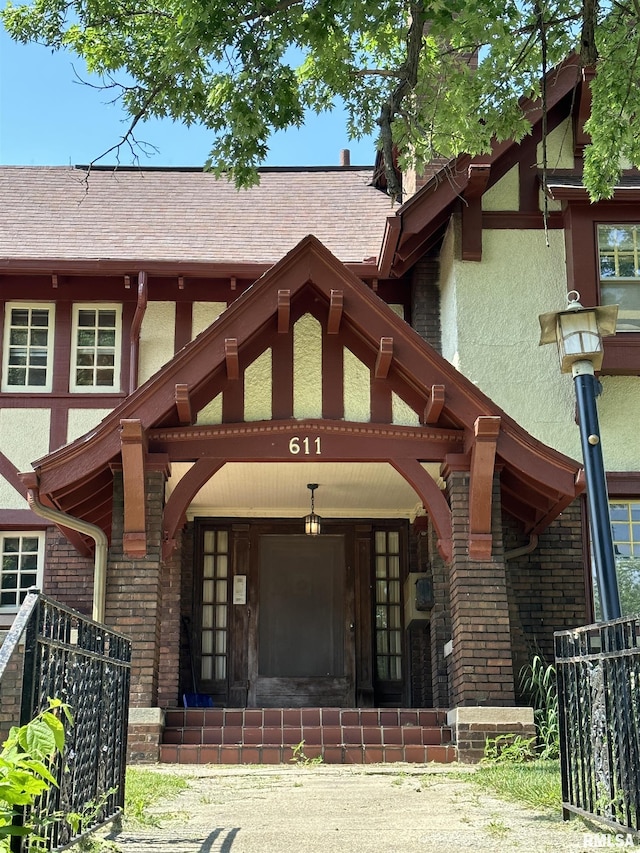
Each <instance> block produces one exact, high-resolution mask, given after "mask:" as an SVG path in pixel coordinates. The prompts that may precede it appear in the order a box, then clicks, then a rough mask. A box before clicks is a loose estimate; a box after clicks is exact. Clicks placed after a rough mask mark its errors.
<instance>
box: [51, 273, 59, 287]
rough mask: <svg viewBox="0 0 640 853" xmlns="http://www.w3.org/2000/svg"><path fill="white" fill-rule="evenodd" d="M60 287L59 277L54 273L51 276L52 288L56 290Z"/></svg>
mask: <svg viewBox="0 0 640 853" xmlns="http://www.w3.org/2000/svg"><path fill="white" fill-rule="evenodd" d="M57 286H58V276H57V275H56V274H55V273H53V274H52V275H51V287H53V288H56V287H57Z"/></svg>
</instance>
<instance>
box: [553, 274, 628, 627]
mask: <svg viewBox="0 0 640 853" xmlns="http://www.w3.org/2000/svg"><path fill="white" fill-rule="evenodd" d="M579 299H580V294H579V293H578V292H577V291H575V290H572V291H571V292H570V293H569V294H568V300H569V301H568V305H567V308H566V310H565V311H555V312H550V313H548V314H541V315H540V318H539V320H540V329H541V332H542V334H541V336H540V345H542V344H551V343H554V344H556V345H557V347H558V353H559V356H560V370H561V371H562V373H571V374H572V375H573V380H574V387H575V390H576V401H577V405H578V425H579V428H580V442H581V444H582V456H583V459H584V473H585V480H586V484H587V506H588V510H589V527H590V529H591V542H592V547H593V559H594V563H595V569H596V581H597V584H598V591H599V593H600V602H601V606H602V617H603V619H604V620H605V621H608V620H610V619H618V618H619V617H620V615H621V614H620V596H619V594H618V583H617V580H616V566H615V558H614V553H613V538H612V536H611V519H610V517H609V501H608V497H607V483H606V479H605V474H604V462H603V459H602V443H601V440H600V425H599V423H598V410H597V408H596V397H597V396H598V394H599V383H598V381H597V379H596V377H595V371H596V370H599V369H600V368H601V367H602V359H603V356H604V350H603V346H602V338H603V337H606V336H608V335H614V334H615V331H616V320H617V316H618V306H617V305H601V306H598V307H596V308H583V307H582V305H581V304H580V302H579Z"/></svg>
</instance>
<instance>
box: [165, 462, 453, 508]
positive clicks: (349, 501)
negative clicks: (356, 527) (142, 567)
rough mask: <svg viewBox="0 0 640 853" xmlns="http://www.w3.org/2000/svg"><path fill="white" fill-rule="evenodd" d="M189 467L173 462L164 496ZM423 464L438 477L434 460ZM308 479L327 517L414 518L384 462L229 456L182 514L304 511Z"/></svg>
mask: <svg viewBox="0 0 640 853" xmlns="http://www.w3.org/2000/svg"><path fill="white" fill-rule="evenodd" d="M190 467H191V465H190V463H185V462H178V463H175V462H174V463H173V464H172V466H171V477H170V479H169V482H168V483H167V498H168V497H169V495H170V494H171V492H172V491H173V489H174V488H175V487H176V485H177V483H178V482H179V480H180V479H181V478H182V477H183V476H184V474H185V473H186V472H187V471H188V470H189V468H190ZM423 467H424V468H425V470H426V471H427V472H428V473H429V474H430V475H431V476H432V477H433V478H434V479H435V480H437V479H438V477H439V467H440V466H439V464H438V463H429V464H428V463H423ZM307 483H318V490H317V492H316V495H315V506H316V512H317V513H318V514H319V515H320V516H324V517H326V518H414V517H415V515H416V511H417V510H418V509H419V508H420V507H421V502H420V500H419V499H418V496H417V495H416V493H415V492H414V491H413V489H412V488H411V486H410V485H409V484H408V483H407V481H406V480H405V479H404V478H403V477H402V476H401V475H400V474H398V472H397V471H395V470H394V469H393V468H392V467H391V465H389V464H387V463H384V462H361V463H357V462H338V463H334V462H325V463H321V464H318V463H315V462H309V463H305V462H286V463H285V462H230V463H228V464H227V465H225V466H224V468H222V469H221V470H220V471H219V472H218V473H216V474H215V475H214V476H213V477H212V478H211V479H210V480H209V482H208V483H207V484H206V485H205V486H204V487H203V488H202V489H200V491H199V492H198V494H197V495H196V496H195V498H194V499H193V501H192V502H191V505H190V507H189V510H188V512H187V515H188V517H189V518H194V517H195V516H208V515H215V516H228V517H254V518H262V517H267V518H297V517H302V516H304V515H306V513H307V512H308V511H309V504H310V493H309V490H308V489H307Z"/></svg>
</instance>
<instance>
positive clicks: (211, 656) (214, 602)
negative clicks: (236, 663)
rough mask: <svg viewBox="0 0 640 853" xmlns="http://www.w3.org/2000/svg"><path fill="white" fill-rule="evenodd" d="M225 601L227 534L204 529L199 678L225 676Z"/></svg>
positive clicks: (226, 623) (226, 600) (224, 531)
mask: <svg viewBox="0 0 640 853" xmlns="http://www.w3.org/2000/svg"><path fill="white" fill-rule="evenodd" d="M228 600H229V533H228V531H227V530H205V531H204V535H203V547H202V622H201V629H200V678H201V680H202V681H223V680H224V679H226V677H227V654H228V652H227V648H228Z"/></svg>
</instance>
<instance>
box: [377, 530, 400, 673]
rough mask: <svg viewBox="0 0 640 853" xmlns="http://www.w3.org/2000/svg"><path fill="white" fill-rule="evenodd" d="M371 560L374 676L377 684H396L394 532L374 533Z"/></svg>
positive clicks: (397, 553) (397, 562)
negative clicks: (372, 577)
mask: <svg viewBox="0 0 640 853" xmlns="http://www.w3.org/2000/svg"><path fill="white" fill-rule="evenodd" d="M374 560H375V615H376V626H375V636H376V675H377V677H378V680H379V681H398V680H400V679H401V678H402V623H401V619H402V614H401V609H400V595H401V592H400V534H399V532H398V531H397V530H376V531H375V538H374Z"/></svg>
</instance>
